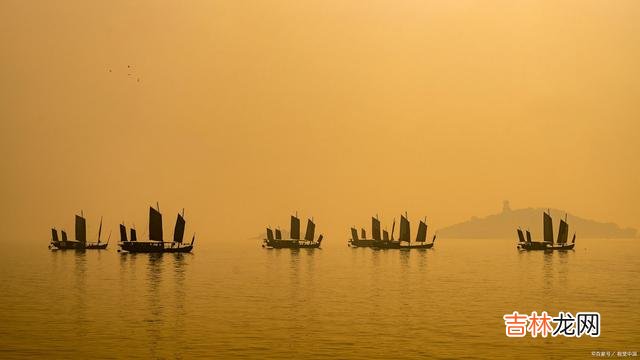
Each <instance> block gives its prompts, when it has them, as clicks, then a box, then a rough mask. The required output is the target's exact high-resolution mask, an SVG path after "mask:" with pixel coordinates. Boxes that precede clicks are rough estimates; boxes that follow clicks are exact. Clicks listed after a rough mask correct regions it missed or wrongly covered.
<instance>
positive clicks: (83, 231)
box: [76, 215, 87, 243]
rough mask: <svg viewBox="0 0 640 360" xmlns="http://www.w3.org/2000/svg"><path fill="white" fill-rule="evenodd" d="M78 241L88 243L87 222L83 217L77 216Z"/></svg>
mask: <svg viewBox="0 0 640 360" xmlns="http://www.w3.org/2000/svg"><path fill="white" fill-rule="evenodd" d="M76 240H78V241H80V242H82V243H86V242H87V222H86V221H85V219H84V218H83V217H82V216H79V215H76Z"/></svg>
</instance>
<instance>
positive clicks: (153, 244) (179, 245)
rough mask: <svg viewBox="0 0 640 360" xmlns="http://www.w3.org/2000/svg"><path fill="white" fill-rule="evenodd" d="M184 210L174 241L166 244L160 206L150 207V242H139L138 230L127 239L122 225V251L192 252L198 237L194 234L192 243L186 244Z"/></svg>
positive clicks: (179, 219)
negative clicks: (184, 239) (184, 240)
mask: <svg viewBox="0 0 640 360" xmlns="http://www.w3.org/2000/svg"><path fill="white" fill-rule="evenodd" d="M184 229H185V220H184V209H183V210H182V214H178V217H177V219H176V225H175V228H174V230H173V241H170V242H165V241H164V237H163V233H162V214H161V213H160V206H159V205H157V209H154V208H153V207H149V240H147V241H139V240H138V236H137V233H136V230H135V229H134V228H131V238H130V239H127V229H126V226H125V225H124V224H120V244H119V245H120V251H126V252H130V253H163V252H181V253H186V252H191V250H193V244H194V242H195V240H196V235H195V234H193V238H192V239H191V243H184V242H183V238H184Z"/></svg>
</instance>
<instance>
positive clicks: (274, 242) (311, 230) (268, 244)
mask: <svg viewBox="0 0 640 360" xmlns="http://www.w3.org/2000/svg"><path fill="white" fill-rule="evenodd" d="M315 231H316V224H315V223H314V222H313V220H312V219H308V220H307V230H306V232H305V234H304V239H300V219H299V218H298V214H297V213H296V215H295V216H294V215H291V232H290V237H291V238H290V239H283V238H282V233H281V232H280V229H276V234H275V237H274V235H273V230H272V229H271V228H267V238H266V239H263V244H262V247H265V248H273V249H284V248H287V249H302V248H312V249H315V248H319V247H320V244H321V243H322V239H323V236H322V234H320V236H318V239H317V240H315Z"/></svg>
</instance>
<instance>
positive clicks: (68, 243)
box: [49, 211, 111, 250]
mask: <svg viewBox="0 0 640 360" xmlns="http://www.w3.org/2000/svg"><path fill="white" fill-rule="evenodd" d="M60 232H61V235H62V238H61V239H60V238H58V230H56V228H51V243H50V244H49V249H51V250H104V249H106V248H107V246H108V245H109V239H110V238H111V234H109V238H108V239H107V242H106V243H104V242H101V239H100V236H101V235H102V217H100V226H99V228H98V240H97V242H93V243H91V242H87V221H86V219H85V218H84V213H83V212H82V211H80V215H76V218H75V239H74V240H69V239H68V238H67V232H66V231H64V230H61V231H60Z"/></svg>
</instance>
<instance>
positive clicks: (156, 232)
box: [149, 207, 164, 241]
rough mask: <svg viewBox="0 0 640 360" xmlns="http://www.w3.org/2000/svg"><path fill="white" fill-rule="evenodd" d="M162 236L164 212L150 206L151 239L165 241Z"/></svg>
mask: <svg viewBox="0 0 640 360" xmlns="http://www.w3.org/2000/svg"><path fill="white" fill-rule="evenodd" d="M163 239H164V238H163V237H162V214H160V212H159V211H158V210H156V209H154V208H152V207H149V240H153V241H164V240H163Z"/></svg>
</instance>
